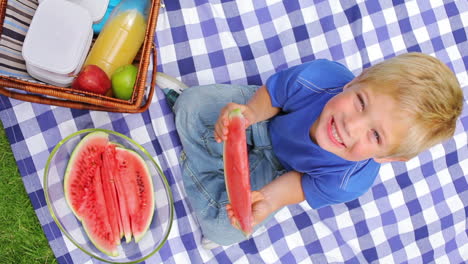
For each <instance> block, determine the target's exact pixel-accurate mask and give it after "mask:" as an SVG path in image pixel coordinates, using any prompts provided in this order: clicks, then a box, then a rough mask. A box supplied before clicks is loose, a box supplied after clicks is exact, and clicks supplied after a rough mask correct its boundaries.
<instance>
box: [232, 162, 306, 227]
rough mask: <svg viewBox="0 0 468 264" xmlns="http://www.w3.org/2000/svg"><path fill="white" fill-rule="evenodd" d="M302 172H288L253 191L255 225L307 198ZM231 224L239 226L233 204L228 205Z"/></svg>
mask: <svg viewBox="0 0 468 264" xmlns="http://www.w3.org/2000/svg"><path fill="white" fill-rule="evenodd" d="M301 178H302V173H299V172H297V171H290V172H287V173H285V174H283V175H281V176H279V177H278V178H276V179H275V180H273V181H272V182H270V183H269V184H267V185H265V186H264V187H263V188H261V189H260V190H258V191H253V192H252V214H253V218H254V219H253V225H254V226H255V225H257V224H259V223H261V222H262V221H263V220H265V219H266V218H267V217H268V216H269V215H270V214H272V213H274V212H275V211H277V210H279V209H281V208H282V207H284V206H286V205H290V204H296V203H300V202H302V201H304V200H305V196H304V192H303V191H302V184H301ZM226 210H227V213H228V217H229V219H230V220H231V224H232V225H233V226H234V227H236V228H238V225H237V219H236V218H235V216H234V212H233V211H232V208H231V205H230V204H228V205H227V206H226Z"/></svg>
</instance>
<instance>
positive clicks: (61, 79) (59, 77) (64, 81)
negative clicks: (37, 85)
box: [26, 30, 93, 87]
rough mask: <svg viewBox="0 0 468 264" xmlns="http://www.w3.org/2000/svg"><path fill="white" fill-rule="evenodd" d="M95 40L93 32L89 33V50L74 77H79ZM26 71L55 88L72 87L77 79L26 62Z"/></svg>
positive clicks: (84, 53) (83, 56)
mask: <svg viewBox="0 0 468 264" xmlns="http://www.w3.org/2000/svg"><path fill="white" fill-rule="evenodd" d="M92 40H93V31H92V30H90V31H89V39H88V42H87V47H88V48H87V49H85V51H84V52H83V54H82V57H81V59H80V62H79V64H78V67H77V68H76V70H75V72H74V73H73V75H77V74H78V73H79V72H80V70H81V67H82V66H83V63H84V61H85V59H86V55H87V54H88V51H89V47H90V46H91V42H92ZM26 70H27V71H28V73H29V75H31V76H32V77H34V78H35V79H38V80H40V81H43V82H45V83H48V84H52V85H55V86H61V87H67V86H70V85H71V84H72V82H73V80H74V79H75V76H73V75H68V74H58V73H54V72H50V71H46V70H43V69H41V68H38V67H35V66H33V65H30V64H29V63H27V62H26Z"/></svg>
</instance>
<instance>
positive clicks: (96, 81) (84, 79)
mask: <svg viewBox="0 0 468 264" xmlns="http://www.w3.org/2000/svg"><path fill="white" fill-rule="evenodd" d="M72 87H73V88H74V89H77V90H82V91H88V92H93V93H97V94H105V93H106V92H107V91H108V90H109V89H110V88H111V81H110V79H109V77H108V76H107V74H106V73H105V72H104V71H103V70H102V69H101V68H99V67H98V66H96V65H86V66H85V67H84V68H83V69H82V70H81V72H80V73H79V74H78V76H77V77H76V78H75V80H74V81H73V83H72Z"/></svg>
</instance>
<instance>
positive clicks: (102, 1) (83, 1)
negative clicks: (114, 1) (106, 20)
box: [69, 0, 109, 23]
mask: <svg viewBox="0 0 468 264" xmlns="http://www.w3.org/2000/svg"><path fill="white" fill-rule="evenodd" d="M69 1H72V2H75V3H77V4H79V5H80V6H82V7H84V8H86V9H87V10H88V11H89V12H90V13H91V18H92V19H93V22H94V23H99V21H101V19H102V18H103V17H104V14H105V13H106V10H107V6H108V5H109V0H69Z"/></svg>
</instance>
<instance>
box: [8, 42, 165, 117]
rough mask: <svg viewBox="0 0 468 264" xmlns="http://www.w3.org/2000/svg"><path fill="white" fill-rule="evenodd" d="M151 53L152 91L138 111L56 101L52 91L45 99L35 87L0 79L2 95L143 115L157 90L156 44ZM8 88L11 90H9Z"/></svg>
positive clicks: (37, 101)
mask: <svg viewBox="0 0 468 264" xmlns="http://www.w3.org/2000/svg"><path fill="white" fill-rule="evenodd" d="M151 51H152V57H153V69H152V76H151V85H150V90H149V93H148V98H147V99H146V101H145V102H144V104H143V105H141V107H139V108H137V109H122V108H120V109H116V108H115V107H106V106H101V105H93V104H87V103H83V102H76V101H73V100H65V99H56V98H53V96H54V91H53V90H51V91H50V92H49V94H48V95H49V96H52V97H45V96H43V95H39V94H34V92H35V90H36V89H37V88H35V87H33V86H28V85H26V86H25V85H24V84H19V83H16V82H15V81H13V80H11V79H0V94H2V95H4V96H7V97H10V98H13V99H17V100H22V101H27V102H31V103H39V104H47V105H55V106H61V107H68V108H75V109H88V110H95V111H106V112H120V113H141V112H144V111H146V110H148V108H149V106H150V104H151V100H152V98H153V94H154V89H155V88H154V87H155V84H156V73H157V67H156V65H155V64H156V48H155V45H154V42H153V43H152V47H151ZM6 87H8V88H10V89H7V88H6ZM14 89H20V90H25V91H28V92H30V93H19V92H16V91H15V90H14Z"/></svg>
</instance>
